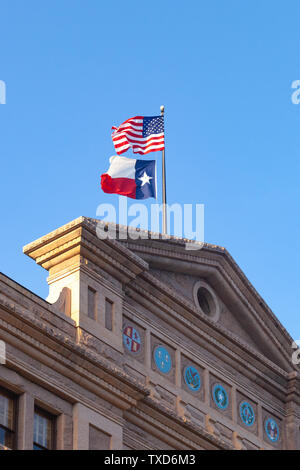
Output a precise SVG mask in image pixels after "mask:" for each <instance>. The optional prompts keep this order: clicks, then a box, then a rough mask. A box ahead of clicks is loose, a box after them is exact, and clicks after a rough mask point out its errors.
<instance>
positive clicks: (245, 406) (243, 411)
mask: <svg viewBox="0 0 300 470" xmlns="http://www.w3.org/2000/svg"><path fill="white" fill-rule="evenodd" d="M240 417H241V420H242V421H243V423H244V424H246V426H252V424H253V423H254V421H255V413H254V410H253V408H252V406H251V405H250V404H249V403H247V402H246V401H243V402H242V403H241V404H240Z"/></svg>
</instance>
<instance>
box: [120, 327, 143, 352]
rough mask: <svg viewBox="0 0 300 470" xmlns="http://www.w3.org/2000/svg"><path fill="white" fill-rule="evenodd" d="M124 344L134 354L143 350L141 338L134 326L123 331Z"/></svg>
mask: <svg viewBox="0 0 300 470" xmlns="http://www.w3.org/2000/svg"><path fill="white" fill-rule="evenodd" d="M123 343H124V345H125V346H126V348H127V349H128V351H130V352H132V353H137V352H139V350H140V349H141V337H140V334H139V332H138V331H137V330H136V329H135V328H134V327H133V326H130V325H128V326H125V328H124V330H123Z"/></svg>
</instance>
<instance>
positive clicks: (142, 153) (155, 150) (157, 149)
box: [132, 145, 165, 155]
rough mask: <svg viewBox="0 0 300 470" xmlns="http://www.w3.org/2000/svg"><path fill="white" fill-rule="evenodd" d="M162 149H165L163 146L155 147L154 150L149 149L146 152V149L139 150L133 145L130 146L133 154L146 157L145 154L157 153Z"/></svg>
mask: <svg viewBox="0 0 300 470" xmlns="http://www.w3.org/2000/svg"><path fill="white" fill-rule="evenodd" d="M164 148H165V146H164V145H162V146H161V147H157V148H155V149H153V148H150V150H147V148H145V149H141V148H140V147H139V146H138V145H133V146H132V149H133V153H139V154H140V155H146V154H147V153H151V152H158V151H160V150H163V149H164ZM138 149H139V150H138Z"/></svg>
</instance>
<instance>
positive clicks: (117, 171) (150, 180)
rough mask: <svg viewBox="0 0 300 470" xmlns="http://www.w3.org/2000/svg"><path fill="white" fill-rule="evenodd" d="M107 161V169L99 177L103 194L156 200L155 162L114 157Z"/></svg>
mask: <svg viewBox="0 0 300 470" xmlns="http://www.w3.org/2000/svg"><path fill="white" fill-rule="evenodd" d="M109 161H110V167H109V169H108V170H107V172H106V173H104V174H103V175H101V188H102V189H103V191H104V192H105V193H114V194H120V195H122V196H127V197H131V198H132V199H147V198H148V197H154V198H156V162H155V160H147V161H144V160H135V159H133V158H127V157H119V156H117V155H114V156H113V157H111V158H110V159H109Z"/></svg>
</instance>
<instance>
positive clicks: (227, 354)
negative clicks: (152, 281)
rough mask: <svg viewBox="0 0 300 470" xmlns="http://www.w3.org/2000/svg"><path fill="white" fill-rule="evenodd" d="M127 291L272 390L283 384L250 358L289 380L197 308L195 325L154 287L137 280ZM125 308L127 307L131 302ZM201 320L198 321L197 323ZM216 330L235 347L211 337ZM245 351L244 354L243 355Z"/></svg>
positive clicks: (166, 333)
mask: <svg viewBox="0 0 300 470" xmlns="http://www.w3.org/2000/svg"><path fill="white" fill-rule="evenodd" d="M126 295H128V296H129V297H132V298H133V299H134V300H135V301H137V302H138V303H139V304H142V305H144V306H145V308H147V309H149V310H150V311H152V312H153V313H154V314H155V315H156V316H161V317H162V318H163V319H164V320H165V321H166V322H167V323H170V324H172V325H173V327H174V328H176V329H178V328H179V325H180V324H181V325H184V326H185V336H187V337H190V338H191V339H192V340H193V341H194V342H196V343H197V342H199V340H200V339H201V340H202V345H203V344H205V345H206V347H207V345H208V344H209V345H211V347H212V348H213V351H214V354H215V355H216V356H217V355H218V356H219V358H221V359H222V360H223V361H226V362H228V358H231V359H232V360H233V361H234V362H235V363H236V364H240V365H242V366H243V369H244V370H245V374H246V371H248V372H249V373H250V374H254V375H255V376H258V377H261V380H263V381H264V382H265V383H266V384H267V383H269V386H270V387H272V390H273V392H274V389H278V391H279V392H280V394H285V393H286V390H285V388H284V387H281V386H280V385H279V384H278V383H277V382H276V381H275V380H273V379H272V378H271V377H267V376H266V375H265V373H264V372H262V371H261V370H260V369H259V368H258V367H256V366H255V365H254V364H253V359H255V361H256V364H257V366H259V365H260V364H264V365H265V367H267V368H268V369H269V370H270V372H271V375H272V374H273V373H274V372H275V373H276V374H278V375H279V376H281V377H283V378H284V380H286V381H287V380H288V376H289V374H288V373H287V372H285V371H284V370H282V369H281V368H280V367H278V366H277V365H276V364H274V363H273V362H271V361H269V360H268V359H267V358H266V357H265V356H263V355H261V354H260V353H258V352H256V351H255V350H253V349H252V348H251V347H250V346H248V345H247V344H245V343H243V342H241V341H240V340H239V339H238V338H237V337H236V336H234V335H233V334H230V333H228V332H227V330H225V329H222V328H219V329H218V330H216V329H215V324H214V323H213V322H212V324H209V322H205V323H204V322H202V321H201V320H202V318H201V319H200V318H198V317H197V315H198V312H197V311H196V310H195V311H194V312H193V313H194V315H196V316H195V317H194V319H196V320H197V322H198V325H196V322H193V321H191V320H190V319H187V318H186V317H184V316H183V315H182V314H180V313H178V312H177V311H175V310H174V309H172V308H171V307H170V306H168V305H167V304H166V303H163V302H161V301H160V300H159V299H158V295H156V294H155V292H154V291H153V289H152V293H150V289H144V288H143V287H141V286H140V285H139V284H138V282H135V283H134V284H131V285H130V286H127V288H126ZM128 308H129V309H130V306H129V307H128ZM205 320H206V318H205ZM200 321H201V323H200V324H199V322H200ZM207 326H210V327H211V328H209V329H208V328H207ZM216 331H219V333H221V334H222V336H224V337H226V338H227V339H228V341H229V342H230V344H232V345H235V348H233V347H231V346H230V347H227V346H225V345H224V344H222V342H220V340H218V339H216V338H215V337H214V335H215V334H216ZM163 334H164V336H165V337H166V339H167V340H168V341H169V342H171V343H173V342H174V341H176V337H174V334H172V335H170V334H168V332H167V331H166V330H164V332H163ZM180 342H182V338H181V339H180ZM217 351H220V353H219V354H218V353H217ZM245 353H246V354H247V356H246V357H245Z"/></svg>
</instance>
